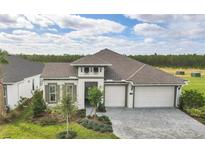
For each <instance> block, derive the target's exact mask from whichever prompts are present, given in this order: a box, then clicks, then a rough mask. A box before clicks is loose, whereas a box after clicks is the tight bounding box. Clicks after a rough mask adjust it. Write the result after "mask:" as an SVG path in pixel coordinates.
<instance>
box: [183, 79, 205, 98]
mask: <svg viewBox="0 0 205 154" xmlns="http://www.w3.org/2000/svg"><path fill="white" fill-rule="evenodd" d="M185 79H186V80H188V85H185V86H184V87H183V90H191V89H195V90H197V91H199V92H201V93H203V94H204V95H205V77H201V78H194V77H185Z"/></svg>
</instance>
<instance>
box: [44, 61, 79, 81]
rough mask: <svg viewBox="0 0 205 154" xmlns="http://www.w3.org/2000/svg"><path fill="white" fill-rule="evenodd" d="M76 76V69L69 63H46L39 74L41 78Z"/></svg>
mask: <svg viewBox="0 0 205 154" xmlns="http://www.w3.org/2000/svg"><path fill="white" fill-rule="evenodd" d="M69 76H77V69H76V68H74V67H73V66H71V65H70V63H46V64H45V67H44V69H43V72H42V74H41V77H42V78H68V77H69Z"/></svg>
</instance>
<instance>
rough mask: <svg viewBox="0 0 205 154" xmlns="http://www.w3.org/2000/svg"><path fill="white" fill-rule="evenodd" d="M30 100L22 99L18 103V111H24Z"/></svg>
mask: <svg viewBox="0 0 205 154" xmlns="http://www.w3.org/2000/svg"><path fill="white" fill-rule="evenodd" d="M28 100H29V99H28V98H26V97H20V100H19V101H18V104H17V105H16V109H17V110H19V111H21V110H23V109H24V107H25V106H26V104H27V103H28Z"/></svg>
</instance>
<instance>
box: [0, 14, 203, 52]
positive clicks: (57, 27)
mask: <svg viewBox="0 0 205 154" xmlns="http://www.w3.org/2000/svg"><path fill="white" fill-rule="evenodd" d="M0 48H2V49H5V50H8V51H9V52H10V53H27V54H32V53H36V54H88V53H89V54H90V53H94V52H96V51H98V50H101V49H104V48H110V49H112V50H114V51H117V52H119V53H123V54H153V53H155V52H156V53H158V54H184V53H197V54H205V15H128V14H127V15H107V14H106V15H103V14H101V15H85V14H83V15H82V14H81V15H5V14H0Z"/></svg>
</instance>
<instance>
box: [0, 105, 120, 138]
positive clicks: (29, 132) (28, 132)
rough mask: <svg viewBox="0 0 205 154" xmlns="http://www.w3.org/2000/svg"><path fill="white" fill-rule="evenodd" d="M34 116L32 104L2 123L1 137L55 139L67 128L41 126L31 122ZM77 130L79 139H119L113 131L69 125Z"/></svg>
mask: <svg viewBox="0 0 205 154" xmlns="http://www.w3.org/2000/svg"><path fill="white" fill-rule="evenodd" d="M31 116H32V108H31V106H28V107H26V108H25V109H24V110H23V112H22V114H21V115H20V116H19V117H18V118H16V119H15V120H14V121H13V122H11V123H8V124H4V125H0V138H1V139H2V138H12V139H55V138H56V135H57V134H58V133H59V132H62V131H65V130H66V124H55V125H48V126H41V125H39V124H34V123H32V122H29V120H28V119H29V117H31ZM69 127H70V128H71V129H72V130H74V131H76V132H77V137H76V138H78V139H117V137H116V136H115V135H114V134H113V133H99V132H96V131H93V130H90V129H87V128H85V127H83V126H81V125H80V124H78V123H75V122H74V123H73V124H71V125H70V126H69Z"/></svg>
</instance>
